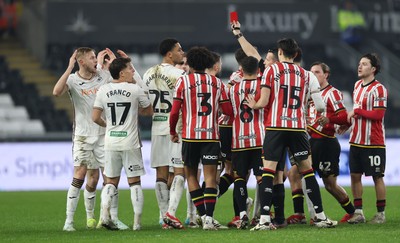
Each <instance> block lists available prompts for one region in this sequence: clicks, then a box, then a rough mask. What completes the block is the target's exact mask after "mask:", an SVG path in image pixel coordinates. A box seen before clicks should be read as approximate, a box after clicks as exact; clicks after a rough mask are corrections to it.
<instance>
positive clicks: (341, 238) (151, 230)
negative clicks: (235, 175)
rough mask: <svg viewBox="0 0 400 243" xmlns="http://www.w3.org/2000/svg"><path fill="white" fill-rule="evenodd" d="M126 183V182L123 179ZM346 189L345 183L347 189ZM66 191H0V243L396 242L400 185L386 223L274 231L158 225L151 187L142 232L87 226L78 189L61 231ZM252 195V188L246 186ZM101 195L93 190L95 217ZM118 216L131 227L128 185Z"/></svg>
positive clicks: (222, 207) (336, 215)
mask: <svg viewBox="0 0 400 243" xmlns="http://www.w3.org/2000/svg"><path fill="white" fill-rule="evenodd" d="M121 183H124V182H121ZM346 190H347V192H350V190H349V188H346ZM321 192H322V197H323V205H324V209H325V212H326V214H327V215H328V216H329V217H330V218H332V219H335V220H340V219H341V217H342V216H343V215H344V211H343V209H342V208H341V207H340V205H339V204H338V203H337V202H336V201H335V200H334V199H333V197H332V196H330V195H328V194H327V192H326V190H325V189H323V188H321ZM66 193H67V192H66V191H45V192H0V213H1V214H0V215H1V218H0V242H30V243H32V242H74V243H76V242H191V243H194V242H218V243H219V242H400V229H399V227H400V187H387V207H386V219H387V222H386V223H385V224H382V225H371V224H368V223H367V224H362V225H348V224H339V225H338V226H337V227H336V228H334V229H318V228H315V227H311V226H309V225H290V226H289V227H287V228H285V229H280V230H276V231H263V232H250V231H249V230H236V229H230V230H220V231H214V232H205V231H203V230H201V229H185V230H162V229H161V227H160V225H159V224H158V215H159V212H158V207H157V203H156V198H155V193H154V190H145V191H144V196H145V203H144V210H143V211H144V212H143V220H142V230H141V231H132V230H127V231H107V230H105V229H100V230H87V229H86V228H85V224H86V214H85V210H84V205H83V193H82V194H81V198H80V202H79V205H78V209H77V212H76V214H75V228H76V229H77V231H76V232H63V231H62V227H63V224H64V220H65V204H66ZM249 195H250V196H252V195H254V190H250V191H249ZM99 201H100V195H99V193H98V194H97V205H96V216H97V217H98V209H99ZM285 201H286V205H285V206H286V208H285V211H286V216H289V215H291V213H292V212H293V206H292V201H291V196H290V190H289V189H288V188H286V199H285ZM363 201H364V214H365V216H366V218H367V220H368V219H371V218H372V216H373V215H374V214H375V212H376V207H375V191H374V188H373V187H367V188H365V190H364V197H363ZM119 205H120V206H119V218H120V219H121V220H122V221H123V222H125V223H126V224H128V225H129V226H130V227H132V220H133V210H132V206H131V202H130V193H129V191H128V190H122V191H120V199H119ZM177 216H178V217H179V218H180V219H181V221H184V220H185V217H186V200H185V199H184V197H183V198H182V201H181V204H180V206H179V209H178V212H177ZM214 216H215V218H216V219H217V220H219V222H221V223H224V224H226V223H227V222H229V221H230V220H231V218H232V216H233V209H232V189H230V190H228V192H227V193H226V194H225V195H224V196H223V197H221V198H220V199H219V200H218V203H217V207H216V210H215V215H214Z"/></svg>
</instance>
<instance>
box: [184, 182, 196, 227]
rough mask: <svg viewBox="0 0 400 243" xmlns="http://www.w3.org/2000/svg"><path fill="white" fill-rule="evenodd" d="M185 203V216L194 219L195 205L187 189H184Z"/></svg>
mask: <svg viewBox="0 0 400 243" xmlns="http://www.w3.org/2000/svg"><path fill="white" fill-rule="evenodd" d="M186 205H187V211H186V213H187V218H189V220H192V219H194V216H195V215H196V207H195V206H194V204H193V201H192V197H191V196H190V192H189V190H188V189H186Z"/></svg>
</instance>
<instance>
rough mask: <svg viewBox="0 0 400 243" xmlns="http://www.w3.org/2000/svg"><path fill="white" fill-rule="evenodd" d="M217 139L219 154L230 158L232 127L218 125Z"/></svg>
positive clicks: (227, 158) (226, 158)
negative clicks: (219, 143) (218, 141)
mask: <svg viewBox="0 0 400 243" xmlns="http://www.w3.org/2000/svg"><path fill="white" fill-rule="evenodd" d="M219 140H220V141H221V155H222V157H223V158H224V159H225V160H229V161H231V160H232V152H231V151H232V127H225V126H220V127H219Z"/></svg>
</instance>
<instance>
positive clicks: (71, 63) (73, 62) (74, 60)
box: [68, 50, 77, 68]
mask: <svg viewBox="0 0 400 243" xmlns="http://www.w3.org/2000/svg"><path fill="white" fill-rule="evenodd" d="M76 52H77V50H75V51H74V53H72V56H71V57H70V58H69V63H68V67H69V68H74V66H75V63H76Z"/></svg>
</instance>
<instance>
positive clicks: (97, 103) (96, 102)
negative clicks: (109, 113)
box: [93, 87, 104, 110]
mask: <svg viewBox="0 0 400 243" xmlns="http://www.w3.org/2000/svg"><path fill="white" fill-rule="evenodd" d="M103 90H104V89H102V87H100V89H99V90H98V91H97V94H96V99H95V100H94V105H93V107H96V108H99V109H101V110H104V107H103V99H102V97H103V94H104V91H103Z"/></svg>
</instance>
